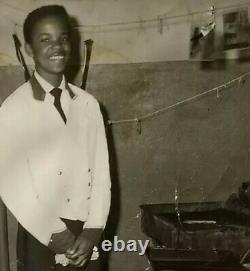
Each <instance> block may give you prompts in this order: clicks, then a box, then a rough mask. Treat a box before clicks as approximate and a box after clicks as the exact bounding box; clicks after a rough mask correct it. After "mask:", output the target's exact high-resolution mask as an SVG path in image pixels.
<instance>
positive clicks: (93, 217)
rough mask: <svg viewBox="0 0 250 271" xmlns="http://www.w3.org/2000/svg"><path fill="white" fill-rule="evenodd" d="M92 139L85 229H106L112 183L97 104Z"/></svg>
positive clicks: (105, 142) (103, 131)
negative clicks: (90, 174) (90, 178)
mask: <svg viewBox="0 0 250 271" xmlns="http://www.w3.org/2000/svg"><path fill="white" fill-rule="evenodd" d="M94 105H95V107H94V108H95V111H94V112H93V116H94V118H93V119H94V121H93V122H94V125H93V127H94V128H93V131H92V138H94V139H95V140H94V141H93V143H92V150H90V152H92V155H91V157H92V169H91V172H92V188H91V196H90V206H89V215H88V219H87V222H86V223H85V224H84V228H104V227H105V225H106V222H107V218H108V214H109V208H110V199H111V192H110V189H111V181H110V171H109V155H108V147H107V140H106V134H105V128H104V123H103V118H102V114H101V111H100V107H99V104H98V103H97V102H96V103H95V104H94Z"/></svg>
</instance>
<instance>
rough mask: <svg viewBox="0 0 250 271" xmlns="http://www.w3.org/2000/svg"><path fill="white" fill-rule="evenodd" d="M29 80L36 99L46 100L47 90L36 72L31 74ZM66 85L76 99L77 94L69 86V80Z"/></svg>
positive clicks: (71, 95)
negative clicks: (36, 75) (37, 77)
mask: <svg viewBox="0 0 250 271" xmlns="http://www.w3.org/2000/svg"><path fill="white" fill-rule="evenodd" d="M29 82H30V85H31V88H32V92H33V97H34V99H36V100H39V101H44V99H45V95H46V92H45V91H44V89H43V88H42V87H41V85H40V84H39V82H38V81H37V79H36V77H35V76H34V74H33V75H32V76H31V78H30V80H29ZM65 86H66V89H67V90H68V92H69V95H70V97H71V99H75V98H76V97H77V95H76V94H75V93H74V92H73V91H72V89H71V88H70V87H69V84H68V83H67V82H66V85H65Z"/></svg>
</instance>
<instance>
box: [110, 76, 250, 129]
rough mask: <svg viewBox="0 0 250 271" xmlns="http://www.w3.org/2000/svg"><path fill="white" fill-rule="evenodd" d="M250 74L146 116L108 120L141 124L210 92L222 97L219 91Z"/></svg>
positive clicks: (118, 122) (112, 123) (117, 122)
mask: <svg viewBox="0 0 250 271" xmlns="http://www.w3.org/2000/svg"><path fill="white" fill-rule="evenodd" d="M249 74H250V72H247V73H245V74H242V75H241V76H239V77H237V78H234V79H232V80H230V81H228V82H227V83H224V84H222V85H220V86H217V87H214V88H212V89H209V90H206V91H204V92H202V93H199V94H197V95H194V96H192V97H189V98H186V99H184V100H182V101H179V102H177V103H174V104H172V105H169V106H166V107H163V108H160V109H159V110H156V111H154V112H151V113H148V114H146V115H144V116H141V117H136V118H132V119H121V120H108V124H109V125H116V124H127V123H138V122H140V124H141V122H142V121H145V120H147V119H152V118H155V117H157V116H158V115H160V114H162V113H165V112H167V111H169V110H173V109H175V108H176V107H178V106H181V105H184V104H187V103H189V102H193V101H195V100H198V99H200V98H202V97H204V96H207V95H209V94H212V93H216V95H217V98H220V95H219V92H220V91H221V90H222V89H228V88H229V87H230V86H231V85H232V84H234V83H236V82H238V83H239V84H240V83H241V82H242V79H243V78H244V77H246V76H247V75H249Z"/></svg>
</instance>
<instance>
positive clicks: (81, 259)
mask: <svg viewBox="0 0 250 271" xmlns="http://www.w3.org/2000/svg"><path fill="white" fill-rule="evenodd" d="M87 261H88V257H86V255H81V256H79V258H78V259H77V260H74V261H73V260H71V259H69V263H70V264H71V265H74V266H76V267H83V266H84V264H85V263H86V262H87Z"/></svg>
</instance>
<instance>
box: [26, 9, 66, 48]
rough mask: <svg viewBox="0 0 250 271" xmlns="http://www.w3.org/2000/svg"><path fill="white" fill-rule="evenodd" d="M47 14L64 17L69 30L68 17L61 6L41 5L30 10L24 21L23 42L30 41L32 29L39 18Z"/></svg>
mask: <svg viewBox="0 0 250 271" xmlns="http://www.w3.org/2000/svg"><path fill="white" fill-rule="evenodd" d="M48 16H58V17H60V18H62V19H64V20H65V22H66V24H67V26H68V28H69V29H68V30H69V32H70V28H71V25H70V17H69V15H68V13H67V11H66V9H65V8H64V7H63V6H59V5H48V6H42V7H40V8H37V9H35V10H33V11H31V12H30V13H29V14H28V16H27V17H26V19H25V21H24V24H23V36H24V40H25V42H27V43H31V37H32V31H33V28H34V27H35V25H36V23H37V22H38V21H39V20H41V19H43V18H45V17H48Z"/></svg>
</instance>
